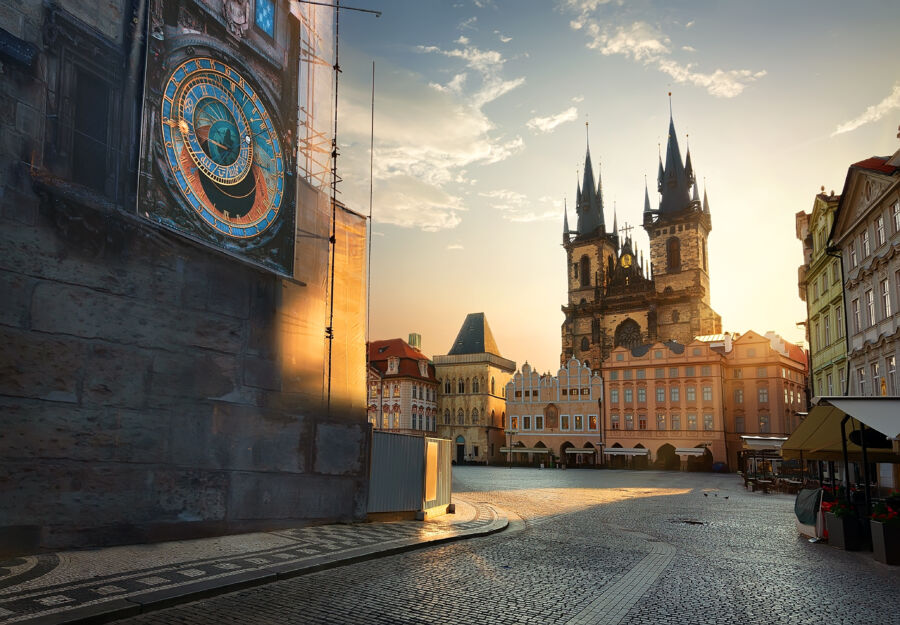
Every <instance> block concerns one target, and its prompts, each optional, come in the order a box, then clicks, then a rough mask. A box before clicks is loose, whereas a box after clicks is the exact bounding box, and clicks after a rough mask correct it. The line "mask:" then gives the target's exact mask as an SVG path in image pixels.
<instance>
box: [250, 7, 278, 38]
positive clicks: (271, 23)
mask: <svg viewBox="0 0 900 625" xmlns="http://www.w3.org/2000/svg"><path fill="white" fill-rule="evenodd" d="M255 4H256V20H255V21H256V27H257V28H258V29H260V30H261V31H263V32H264V33H266V34H267V35H268V36H269V37H274V36H275V3H274V2H273V1H272V0H255Z"/></svg>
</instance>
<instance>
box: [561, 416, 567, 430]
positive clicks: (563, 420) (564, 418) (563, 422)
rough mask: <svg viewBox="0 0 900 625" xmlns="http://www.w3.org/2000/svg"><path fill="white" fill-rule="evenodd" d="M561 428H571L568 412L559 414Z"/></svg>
mask: <svg viewBox="0 0 900 625" xmlns="http://www.w3.org/2000/svg"><path fill="white" fill-rule="evenodd" d="M559 429H561V430H568V429H569V415H567V414H563V415H559Z"/></svg>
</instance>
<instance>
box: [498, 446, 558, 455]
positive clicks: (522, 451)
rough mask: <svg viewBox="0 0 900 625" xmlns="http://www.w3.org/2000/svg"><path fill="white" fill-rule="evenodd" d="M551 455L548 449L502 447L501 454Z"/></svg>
mask: <svg viewBox="0 0 900 625" xmlns="http://www.w3.org/2000/svg"><path fill="white" fill-rule="evenodd" d="M510 452H512V453H514V454H549V453H550V450H549V449H547V448H546V447H501V448H500V453H501V454H508V453H510Z"/></svg>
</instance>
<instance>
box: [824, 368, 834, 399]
mask: <svg viewBox="0 0 900 625" xmlns="http://www.w3.org/2000/svg"><path fill="white" fill-rule="evenodd" d="M825 392H826V393H828V395H829V396H832V395H834V375H833V374H831V373H829V374H827V375H826V376H825Z"/></svg>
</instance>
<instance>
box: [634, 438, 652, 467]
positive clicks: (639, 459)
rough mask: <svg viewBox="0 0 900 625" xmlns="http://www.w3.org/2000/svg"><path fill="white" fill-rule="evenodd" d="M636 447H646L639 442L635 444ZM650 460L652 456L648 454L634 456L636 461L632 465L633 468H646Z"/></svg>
mask: <svg viewBox="0 0 900 625" xmlns="http://www.w3.org/2000/svg"><path fill="white" fill-rule="evenodd" d="M634 448H635V449H645V447H644V446H643V445H641V444H640V443H638V444H637V445H635V446H634ZM649 462H650V458H649V457H648V456H634V462H633V463H632V465H631V468H632V469H646V468H647V465H648V463H649Z"/></svg>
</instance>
